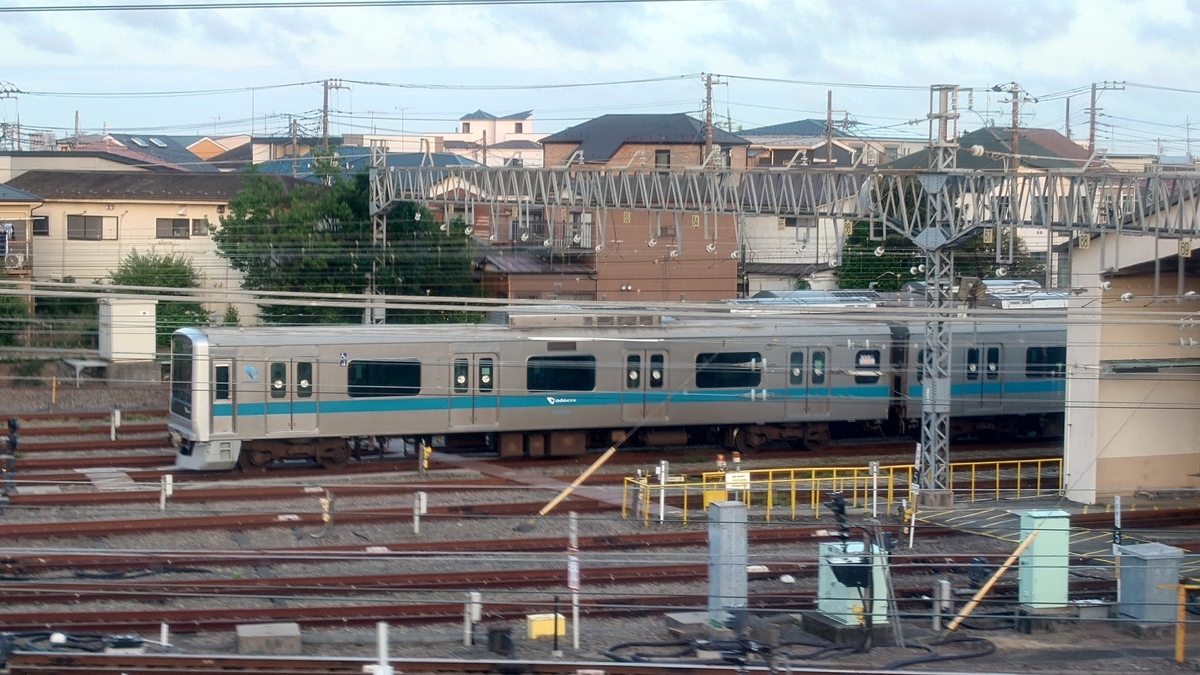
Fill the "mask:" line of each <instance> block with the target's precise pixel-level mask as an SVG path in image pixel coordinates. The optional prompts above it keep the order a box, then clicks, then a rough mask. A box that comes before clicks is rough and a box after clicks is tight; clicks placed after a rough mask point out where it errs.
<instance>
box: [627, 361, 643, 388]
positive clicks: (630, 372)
mask: <svg viewBox="0 0 1200 675" xmlns="http://www.w3.org/2000/svg"><path fill="white" fill-rule="evenodd" d="M641 386H642V357H640V356H638V355H637V354H630V355H629V356H628V357H626V358H625V388H626V389H639V388H641Z"/></svg>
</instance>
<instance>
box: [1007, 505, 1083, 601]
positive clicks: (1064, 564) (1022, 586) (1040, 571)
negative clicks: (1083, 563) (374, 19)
mask: <svg viewBox="0 0 1200 675" xmlns="http://www.w3.org/2000/svg"><path fill="white" fill-rule="evenodd" d="M1034 530H1037V533H1038V534H1037V536H1036V537H1034V538H1033V541H1031V542H1029V546H1027V547H1026V548H1025V550H1024V551H1022V552H1021V558H1020V562H1019V563H1018V568H1017V569H1018V574H1019V575H1020V578H1019V580H1018V584H1017V589H1018V590H1017V600H1018V601H1019V602H1020V603H1021V604H1022V605H1024V606H1026V607H1042V608H1045V607H1066V606H1067V573H1068V572H1069V571H1070V570H1069V567H1068V566H1069V565H1070V562H1071V520H1070V514H1069V513H1067V512H1066V511H1025V512H1024V513H1022V514H1021V541H1025V539H1026V537H1028V536H1029V535H1030V533H1032V532H1033V531H1034Z"/></svg>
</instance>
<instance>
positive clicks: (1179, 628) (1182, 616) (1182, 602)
mask: <svg viewBox="0 0 1200 675" xmlns="http://www.w3.org/2000/svg"><path fill="white" fill-rule="evenodd" d="M1158 587H1159V588H1178V589H1179V595H1178V597H1177V598H1176V600H1175V602H1176V605H1175V663H1183V661H1184V658H1186V656H1185V652H1186V651H1187V650H1186V648H1185V641H1186V638H1187V592H1188V591H1200V586H1197V585H1194V584H1159V585H1158Z"/></svg>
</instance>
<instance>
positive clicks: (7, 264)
mask: <svg viewBox="0 0 1200 675" xmlns="http://www.w3.org/2000/svg"><path fill="white" fill-rule="evenodd" d="M24 266H25V255H24V254H23V253H9V254H8V255H6V256H4V269H8V270H13V269H20V268H22V267H24Z"/></svg>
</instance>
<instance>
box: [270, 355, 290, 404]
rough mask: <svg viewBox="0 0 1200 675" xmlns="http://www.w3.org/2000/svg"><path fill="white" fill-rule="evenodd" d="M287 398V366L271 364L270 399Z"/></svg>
mask: <svg viewBox="0 0 1200 675" xmlns="http://www.w3.org/2000/svg"><path fill="white" fill-rule="evenodd" d="M285 396H287V364H286V363H272V364H271V398H283V397H285Z"/></svg>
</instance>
